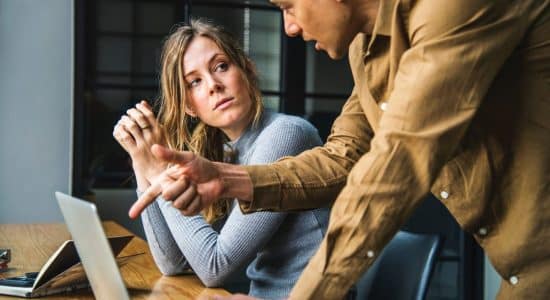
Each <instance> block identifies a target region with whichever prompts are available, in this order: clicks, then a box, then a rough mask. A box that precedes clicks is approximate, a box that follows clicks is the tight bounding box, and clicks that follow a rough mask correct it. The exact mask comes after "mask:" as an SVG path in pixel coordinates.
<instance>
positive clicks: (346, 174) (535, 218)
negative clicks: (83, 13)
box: [130, 0, 550, 299]
mask: <svg viewBox="0 0 550 300" xmlns="http://www.w3.org/2000/svg"><path fill="white" fill-rule="evenodd" d="M272 2H273V3H274V4H276V5H278V6H280V8H281V9H282V11H283V15H284V21H285V31H286V33H287V34H288V35H290V36H297V35H301V36H302V37H303V38H304V40H316V41H317V42H316V48H317V49H318V50H325V51H326V52H327V53H328V55H329V56H330V57H331V58H339V57H341V56H342V55H344V53H345V52H346V50H348V49H349V58H350V65H351V70H352V73H353V76H354V80H355V87H354V89H353V92H352V94H351V96H350V98H349V99H348V101H347V102H346V104H345V106H344V108H343V110H342V112H341V115H340V116H339V117H338V118H337V119H336V121H335V123H334V125H333V127H332V133H331V135H330V136H329V138H328V140H327V143H326V144H325V145H324V146H323V147H319V148H316V149H313V150H310V151H307V152H304V153H302V154H301V155H299V156H297V157H294V158H286V159H282V160H280V161H279V162H277V163H274V164H272V165H269V166H231V165H226V164H221V163H212V162H209V161H206V160H205V159H203V158H200V157H196V156H193V155H192V154H191V153H188V152H181V153H176V152H172V151H169V150H167V149H164V148H161V147H158V146H154V147H153V151H154V152H155V153H156V155H157V156H158V157H159V158H161V159H164V160H167V161H171V162H172V163H176V164H177V165H179V168H180V170H183V173H185V174H186V175H187V177H186V178H189V179H190V181H191V182H192V184H190V185H189V186H188V182H187V181H188V180H187V179H186V178H184V177H181V176H180V177H178V176H170V175H171V174H170V173H169V172H166V174H165V177H164V180H160V181H159V182H162V184H160V183H159V184H156V185H154V186H152V187H151V188H150V189H149V191H147V192H146V193H145V194H144V195H143V196H142V197H141V198H140V199H139V200H138V201H137V202H136V204H135V206H134V207H133V209H132V210H131V212H130V215H131V216H134V217H135V216H136V215H137V214H138V213H139V212H140V210H141V209H143V207H144V206H145V205H147V204H148V203H149V202H151V201H152V199H154V197H155V196H156V195H158V194H159V193H160V192H162V195H163V196H164V197H165V198H166V199H168V200H175V199H176V198H179V199H180V200H179V201H178V203H183V204H181V205H179V206H178V208H179V209H181V210H182V211H183V213H184V214H193V213H197V212H199V211H200V208H201V207H202V206H204V205H206V204H207V203H210V202H211V201H216V200H217V199H219V198H222V197H236V198H238V199H239V200H240V203H241V208H242V209H243V211H245V212H252V211H256V210H266V209H268V210H276V211H277V210H297V209H307V208H313V207H318V206H321V205H324V204H327V203H330V202H331V201H332V200H333V199H334V198H336V201H335V202H334V205H333V208H332V214H331V223H330V226H329V229H328V232H327V235H326V237H325V239H324V241H323V243H322V244H321V246H320V248H319V251H318V252H317V254H316V255H315V256H314V257H313V258H312V260H311V261H310V263H309V265H308V267H307V268H306V269H305V270H304V272H303V274H302V276H301V278H300V280H299V281H298V283H297V284H296V286H295V287H294V289H293V291H292V293H291V295H290V298H291V299H338V298H342V297H343V296H344V295H345V294H346V292H347V290H348V288H349V287H350V286H351V285H352V284H353V283H354V281H355V280H357V279H358V278H359V276H360V275H361V274H362V273H363V272H364V271H365V269H366V268H367V267H368V266H369V265H370V264H371V263H372V262H373V260H374V259H375V258H376V257H377V255H378V254H379V253H380V251H381V249H382V248H383V247H384V245H385V244H386V243H387V242H388V241H389V240H390V239H391V237H392V236H393V235H394V233H395V232H396V231H397V230H398V229H399V228H400V226H401V225H402V224H403V223H404V222H405V221H406V219H407V218H408V217H409V215H410V214H411V213H412V212H413V210H414V209H415V208H416V207H417V206H418V204H419V203H420V201H421V199H423V198H424V197H425V196H426V194H427V193H429V192H430V190H431V191H432V192H433V193H434V194H435V195H436V196H438V197H439V199H440V200H441V201H442V202H443V204H445V205H446V206H447V208H448V209H449V211H450V212H451V213H452V214H453V215H454V217H455V218H456V219H457V221H458V222H459V223H460V225H461V226H462V228H463V229H464V230H465V231H467V232H470V233H472V234H473V235H474V237H475V238H476V240H477V241H478V242H479V244H480V245H481V246H482V247H483V248H484V249H485V251H486V253H487V254H488V256H489V258H490V260H491V262H492V263H493V265H494V266H495V268H496V270H497V271H498V272H499V274H500V276H502V278H503V281H502V285H501V289H500V291H499V298H500V299H543V298H545V297H547V296H548V295H550V285H548V280H549V279H550V275H549V274H550V250H548V249H550V118H549V117H548V116H549V115H550V97H549V96H550V95H549V94H550V93H549V92H550V84H549V82H550V12H549V10H548V7H549V6H550V1H549V0H495V1H487V0H460V1H459V0H446V1H435V0H416V1H412V0H411V1H409V0H384V1H379V2H378V1H375V0H363V1H360V0H289V1H275V0H274V1H272ZM182 199H184V201H182ZM396 288H399V287H398V286H396Z"/></svg>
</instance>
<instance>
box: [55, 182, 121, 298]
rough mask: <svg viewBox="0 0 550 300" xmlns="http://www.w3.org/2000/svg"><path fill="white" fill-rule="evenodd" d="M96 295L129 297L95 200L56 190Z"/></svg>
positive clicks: (66, 221) (60, 205) (101, 296)
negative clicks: (83, 198) (88, 200)
mask: <svg viewBox="0 0 550 300" xmlns="http://www.w3.org/2000/svg"><path fill="white" fill-rule="evenodd" d="M55 197H56V198H57V202H58V203H59V207H60V208H61V212H62V213H63V217H64V218H65V223H66V224H67V227H68V229H69V232H70V233H71V236H72V238H73V240H74V244H75V246H76V250H77V252H78V255H79V256H80V260H81V262H82V266H83V267H84V271H85V272H86V276H87V277H88V280H89V282H90V285H91V287H92V291H93V293H94V296H95V298H96V299H130V297H129V296H128V291H127V290H126V287H125V285H124V281H123V280H122V276H121V275H120V272H119V269H118V266H117V263H116V261H115V257H114V256H113V252H112V251H111V248H110V246H109V242H108V241H107V236H106V235H105V232H104V231H103V227H102V226H101V221H100V219H99V216H98V214H97V209H96V206H95V205H94V204H93V203H90V202H87V201H84V200H81V199H78V198H74V197H71V196H69V195H66V194H63V193H61V192H55Z"/></svg>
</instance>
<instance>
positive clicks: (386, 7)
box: [366, 0, 398, 53]
mask: <svg viewBox="0 0 550 300" xmlns="http://www.w3.org/2000/svg"><path fill="white" fill-rule="evenodd" d="M397 1H398V0H380V4H379V5H380V6H379V7H378V13H377V14H376V20H375V21H374V28H373V30H372V34H371V35H370V41H369V44H368V46H367V51H366V52H367V53H369V52H370V48H371V47H372V44H373V43H374V41H375V40H376V37H377V36H378V35H384V36H390V35H391V25H392V23H391V21H392V15H393V9H394V7H395V4H396V2H397Z"/></svg>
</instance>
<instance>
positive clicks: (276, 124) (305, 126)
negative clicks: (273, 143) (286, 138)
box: [262, 111, 319, 136]
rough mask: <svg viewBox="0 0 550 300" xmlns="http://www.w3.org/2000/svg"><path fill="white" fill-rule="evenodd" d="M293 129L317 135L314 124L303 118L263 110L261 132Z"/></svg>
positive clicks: (278, 131)
mask: <svg viewBox="0 0 550 300" xmlns="http://www.w3.org/2000/svg"><path fill="white" fill-rule="evenodd" d="M293 131H296V132H297V133H300V134H304V135H307V136H311V135H313V136H319V133H318V131H317V129H316V128H315V126H313V125H312V124H311V123H310V122H308V121H307V120H306V119H304V118H301V117H298V116H292V115H287V114H283V113H278V112H271V111H267V112H265V115H264V122H263V129H262V134H265V133H277V134H285V133H291V132H293Z"/></svg>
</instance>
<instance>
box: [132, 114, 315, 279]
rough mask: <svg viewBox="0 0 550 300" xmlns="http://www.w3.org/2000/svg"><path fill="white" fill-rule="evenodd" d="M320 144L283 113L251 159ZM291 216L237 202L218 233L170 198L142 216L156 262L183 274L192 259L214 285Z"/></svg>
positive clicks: (258, 142)
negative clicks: (244, 211)
mask: <svg viewBox="0 0 550 300" xmlns="http://www.w3.org/2000/svg"><path fill="white" fill-rule="evenodd" d="M279 119H281V120H279ZM320 143H321V141H320V138H319V136H318V134H317V131H316V130H315V128H313V126H311V125H310V124H309V123H307V122H305V121H303V120H301V119H298V118H294V117H281V118H278V119H276V120H275V121H273V122H272V123H270V124H269V125H268V126H267V127H266V128H264V129H263V130H262V132H261V133H260V134H259V136H258V137H257V140H256V142H255V143H254V146H253V147H254V148H253V149H252V153H251V156H250V158H249V159H248V163H249V164H264V163H269V162H273V161H275V160H277V159H279V158H281V157H283V156H288V155H296V154H298V153H300V152H302V151H304V150H306V149H309V148H311V147H313V146H317V145H320ZM285 216H286V213H272V212H258V213H253V214H247V215H243V214H242V212H241V210H240V209H239V207H238V206H237V205H236V206H235V207H234V208H233V209H232V211H231V214H230V215H229V217H228V219H227V221H226V223H225V225H224V226H223V228H222V230H221V231H220V232H219V233H218V232H217V231H216V230H214V228H212V226H211V225H210V224H208V223H207V222H206V221H205V220H204V218H203V217H202V216H200V215H199V216H193V217H185V216H183V215H182V214H181V213H180V211H179V210H177V209H175V208H174V207H173V206H172V205H171V203H170V202H167V201H164V200H162V199H160V198H159V199H157V201H156V202H155V203H154V204H153V205H151V206H150V207H149V208H147V209H146V213H145V214H142V220H143V225H144V227H145V233H146V236H147V239H148V243H149V245H150V248H151V252H152V253H153V256H154V258H155V262H156V263H157V265H158V267H159V269H160V270H161V271H162V272H163V273H164V274H167V275H170V274H177V273H179V272H181V270H182V269H183V267H185V262H186V261H187V262H188V263H189V264H190V265H191V267H192V268H193V270H194V271H195V273H196V274H197V276H198V277H199V278H200V279H201V281H202V282H203V283H204V284H205V285H206V286H208V287H213V286H219V285H221V284H223V282H224V281H225V280H226V279H227V278H228V277H229V276H230V275H231V274H232V272H234V271H236V270H239V269H240V268H241V267H242V266H244V265H245V264H248V263H250V261H251V260H252V259H253V258H254V257H255V255H256V253H257V252H258V251H259V250H261V249H262V247H263V246H264V245H265V244H266V243H267V241H269V239H270V238H271V236H272V235H273V233H274V232H275V231H276V230H277V228H278V227H279V225H280V224H281V223H282V222H283V220H284V218H285Z"/></svg>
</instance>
